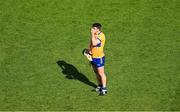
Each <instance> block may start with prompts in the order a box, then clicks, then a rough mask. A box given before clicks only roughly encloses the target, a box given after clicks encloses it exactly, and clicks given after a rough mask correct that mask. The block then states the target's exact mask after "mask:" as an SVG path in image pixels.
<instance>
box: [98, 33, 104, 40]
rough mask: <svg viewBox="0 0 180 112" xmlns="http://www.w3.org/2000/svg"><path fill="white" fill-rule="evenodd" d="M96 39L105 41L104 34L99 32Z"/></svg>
mask: <svg viewBox="0 0 180 112" xmlns="http://www.w3.org/2000/svg"><path fill="white" fill-rule="evenodd" d="M98 39H99V40H100V41H101V42H102V41H105V35H104V34H101V35H100V36H99V37H98Z"/></svg>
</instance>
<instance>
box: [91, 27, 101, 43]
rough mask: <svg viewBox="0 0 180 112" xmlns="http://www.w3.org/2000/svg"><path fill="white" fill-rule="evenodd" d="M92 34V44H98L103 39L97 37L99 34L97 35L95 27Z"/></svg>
mask: <svg viewBox="0 0 180 112" xmlns="http://www.w3.org/2000/svg"><path fill="white" fill-rule="evenodd" d="M91 35H92V37H91V44H92V46H96V45H98V44H99V43H100V42H101V41H100V40H99V39H98V38H97V36H96V35H95V33H94V30H93V29H91Z"/></svg>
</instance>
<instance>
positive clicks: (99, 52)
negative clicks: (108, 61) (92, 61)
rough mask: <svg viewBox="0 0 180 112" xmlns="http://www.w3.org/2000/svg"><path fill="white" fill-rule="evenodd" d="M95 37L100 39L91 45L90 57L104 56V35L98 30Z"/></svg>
mask: <svg viewBox="0 0 180 112" xmlns="http://www.w3.org/2000/svg"><path fill="white" fill-rule="evenodd" d="M97 39H98V40H99V41H100V43H99V44H98V45H96V46H93V47H92V49H91V52H92V58H102V57H104V50H103V49H104V44H105V40H106V39H105V35H104V33H103V32H100V33H99V34H98V37H97Z"/></svg>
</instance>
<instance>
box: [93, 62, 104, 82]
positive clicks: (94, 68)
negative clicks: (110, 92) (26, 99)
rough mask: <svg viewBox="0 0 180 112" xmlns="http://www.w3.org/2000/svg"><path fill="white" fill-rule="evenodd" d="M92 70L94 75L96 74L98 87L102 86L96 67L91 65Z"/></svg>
mask: <svg viewBox="0 0 180 112" xmlns="http://www.w3.org/2000/svg"><path fill="white" fill-rule="evenodd" d="M93 70H94V73H95V74H96V78H97V82H98V84H99V85H102V83H101V82H102V81H101V77H100V75H99V74H98V70H97V67H96V66H94V65H93Z"/></svg>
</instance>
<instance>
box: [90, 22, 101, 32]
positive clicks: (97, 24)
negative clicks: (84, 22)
mask: <svg viewBox="0 0 180 112" xmlns="http://www.w3.org/2000/svg"><path fill="white" fill-rule="evenodd" d="M92 27H96V28H98V29H99V30H100V29H101V27H102V25H101V24H100V23H94V24H92Z"/></svg>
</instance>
